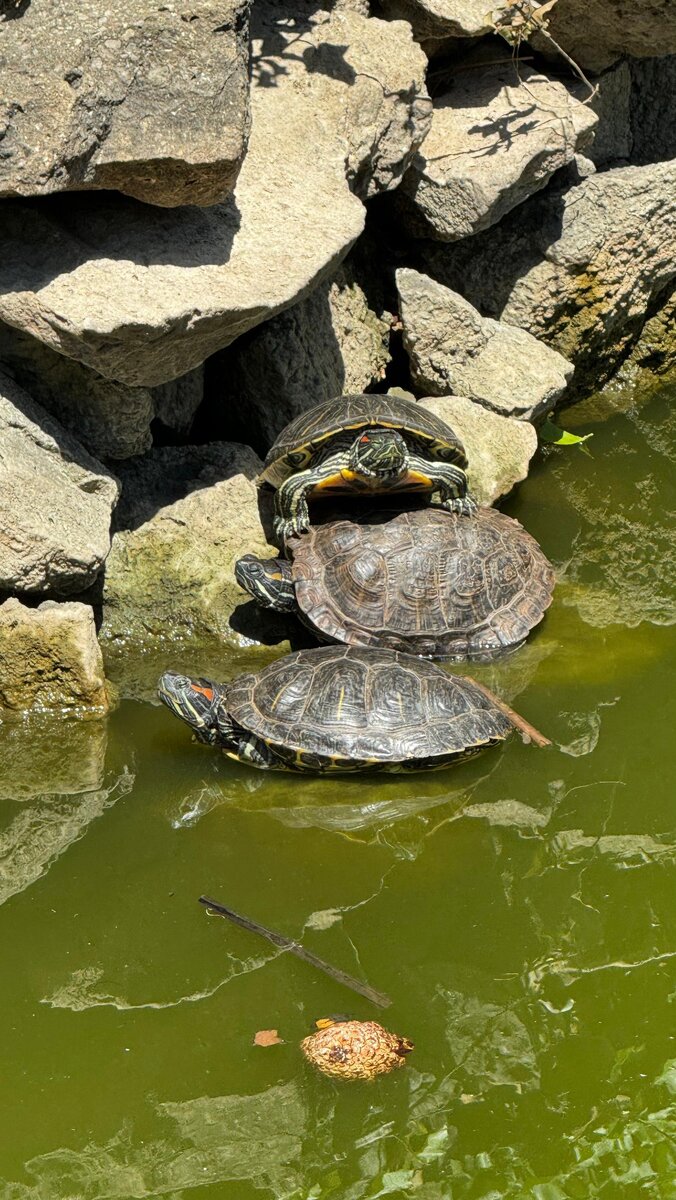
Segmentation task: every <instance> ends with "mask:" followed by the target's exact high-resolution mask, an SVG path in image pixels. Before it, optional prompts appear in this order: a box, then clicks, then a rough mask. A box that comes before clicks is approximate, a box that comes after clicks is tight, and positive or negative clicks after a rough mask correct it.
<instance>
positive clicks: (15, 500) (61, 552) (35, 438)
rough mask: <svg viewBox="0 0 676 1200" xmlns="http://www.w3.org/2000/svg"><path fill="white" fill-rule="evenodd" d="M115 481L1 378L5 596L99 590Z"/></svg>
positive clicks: (0, 545)
mask: <svg viewBox="0 0 676 1200" xmlns="http://www.w3.org/2000/svg"><path fill="white" fill-rule="evenodd" d="M118 492H119V487H118V483H117V480H116V479H115V478H114V476H113V475H111V474H110V473H109V472H108V471H106V469H105V468H104V467H102V466H101V464H100V463H98V462H97V461H96V459H94V458H92V457H91V455H89V454H88V453H87V451H86V450H84V449H83V447H82V446H81V445H80V444H79V442H77V441H76V440H75V438H74V437H72V435H71V434H69V433H66V431H65V429H62V428H61V426H60V425H59V424H58V423H57V422H56V421H55V420H54V419H53V418H52V417H50V416H48V414H47V413H46V412H45V411H44V410H43V409H42V408H40V406H39V405H38V404H35V403H34V401H33V400H32V399H31V398H30V397H29V396H28V395H27V394H26V392H24V391H23V389H22V388H20V387H19V386H18V384H16V383H15V382H14V380H12V379H9V378H8V377H6V376H1V375H0V590H5V591H8V592H45V591H54V592H61V593H68V592H71V593H72V592H75V591H81V590H82V589H83V588H85V587H88V586H89V584H91V583H93V582H94V580H95V578H96V576H97V574H98V572H99V571H100V569H101V566H102V565H103V562H104V560H105V558H106V555H107V554H108V551H109V549H110V520H111V513H112V510H113V507H114V505H115V503H116V501H117V497H118Z"/></svg>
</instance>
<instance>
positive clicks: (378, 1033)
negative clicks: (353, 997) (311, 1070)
mask: <svg viewBox="0 0 676 1200" xmlns="http://www.w3.org/2000/svg"><path fill="white" fill-rule="evenodd" d="M300 1048H301V1050H302V1051H303V1054H304V1055H305V1057H306V1058H307V1060H308V1062H311V1063H312V1065H313V1066H315V1067H317V1068H318V1069H319V1070H320V1071H322V1072H323V1073H324V1075H333V1076H335V1077H336V1078H339V1079H375V1077H376V1075H386V1074H388V1073H389V1072H390V1071H396V1070H397V1069H398V1068H399V1067H403V1066H404V1064H405V1062H406V1055H407V1054H410V1052H411V1050H412V1049H413V1043H412V1042H409V1040H408V1038H401V1037H398V1036H397V1034H396V1033H390V1032H389V1031H388V1030H387V1029H383V1027H382V1025H379V1024H378V1022H377V1021H337V1022H335V1023H332V1024H329V1025H327V1026H326V1027H325V1028H324V1029H318V1030H317V1032H316V1033H311V1034H310V1036H309V1037H306V1038H305V1039H304V1040H303V1041H302V1042H301V1044H300Z"/></svg>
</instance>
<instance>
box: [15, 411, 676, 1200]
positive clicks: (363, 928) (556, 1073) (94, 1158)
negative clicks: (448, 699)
mask: <svg viewBox="0 0 676 1200" xmlns="http://www.w3.org/2000/svg"><path fill="white" fill-rule="evenodd" d="M599 416H600V414H599V411H598V408H595V407H594V406H593V405H591V404H588V405H587V406H586V407H585V408H582V409H580V410H578V411H577V412H572V411H571V412H569V413H567V414H565V419H566V424H567V425H568V426H569V427H573V426H575V427H576V428H577V429H578V430H579V431H580V432H589V431H593V433H594V436H593V438H592V439H591V440H590V442H589V443H588V445H589V447H590V452H591V454H590V456H587V455H584V454H582V453H581V452H580V450H579V449H577V448H575V447H571V448H567V449H551V450H549V451H548V452H547V453H546V454H545V455H543V456H542V458H541V460H540V461H539V463H538V464H537V466H536V468H535V470H534V471H533V472H532V474H531V476H530V477H529V479H528V481H527V482H526V483H525V484H524V485H523V486H522V487H521V489H520V490H519V492H518V494H517V495H516V496H515V497H514V498H513V499H512V500H511V501H510V503H509V504H508V505H507V511H509V512H510V513H511V514H512V515H514V516H516V517H518V518H519V520H521V521H522V522H523V524H524V525H525V526H526V527H527V528H528V529H529V530H530V531H531V532H532V533H533V534H534V535H535V536H536V537H537V538H538V540H539V541H540V542H541V544H542V546H543V548H544V550H545V552H546V553H547V554H548V555H549V556H550V557H551V558H552V560H553V561H554V562H555V564H556V566H557V569H558V572H559V585H558V588H557V594H556V599H555V602H554V604H553V606H552V609H551V610H550V612H549V614H548V616H547V618H546V620H545V622H544V623H543V625H542V626H541V627H540V629H539V630H538V632H537V634H536V635H535V636H534V637H533V638H532V639H531V642H530V643H529V645H528V646H527V647H526V648H524V649H523V650H522V651H520V652H518V653H517V654H516V655H514V656H513V657H512V658H510V659H508V660H507V661H506V662H505V663H503V664H500V665H499V666H494V667H491V668H486V669H484V670H483V671H482V672H481V676H482V678H484V679H485V680H486V681H487V682H489V683H490V684H491V686H493V687H495V688H496V690H498V691H500V692H501V694H502V695H504V696H505V698H507V699H509V700H510V702H511V703H512V704H513V705H514V706H515V707H516V708H518V709H519V710H520V711H521V712H523V714H524V715H525V716H526V717H527V718H528V719H529V720H531V721H532V722H533V723H534V724H536V725H537V726H538V727H539V728H541V729H542V730H543V731H545V732H546V733H548V734H549V736H550V737H551V738H552V739H553V741H554V743H555V745H554V746H552V747H551V748H550V749H547V750H537V749H535V748H533V747H530V746H524V745H523V744H522V743H521V742H520V741H519V740H518V739H512V741H511V742H510V743H509V744H508V745H507V746H505V747H504V748H502V749H500V750H497V751H493V752H491V753H489V754H486V755H485V756H483V757H481V758H479V759H476V760H473V761H471V762H468V763H466V764H463V765H460V766H459V767H456V768H455V769H453V770H450V771H446V772H441V773H439V774H432V775H422V774H421V775H419V776H415V777H408V778H407V777H397V776H394V777H390V778H383V779H373V778H370V779H358V778H347V779H340V778H339V779H333V780H332V779H330V778H326V779H318V780H313V779H310V778H308V779H299V778H298V777H294V776H290V775H289V776H284V775H266V774H264V773H259V772H255V771H253V770H248V769H246V768H244V767H239V766H238V765H236V764H234V763H230V762H228V761H227V760H225V759H224V758H222V757H219V756H217V755H216V754H214V753H213V751H210V750H209V749H207V748H205V747H201V746H197V745H194V744H193V743H191V741H190V739H189V734H188V731H187V730H186V729H185V728H184V727H182V726H181V725H179V723H178V722H177V721H176V720H175V719H174V718H172V716H171V715H170V714H169V712H168V711H166V710H165V709H163V708H162V709H160V708H157V707H152V706H150V705H148V704H146V703H142V702H140V701H139V700H125V701H124V702H123V703H122V704H121V705H120V707H119V709H118V710H117V711H116V712H115V713H114V714H113V715H112V716H111V717H110V718H109V719H108V721H107V722H106V723H103V724H102V723H98V722H94V723H82V724H81V725H75V726H70V727H64V726H63V725H61V724H58V723H56V724H55V723H46V724H35V723H33V724H32V725H31V726H30V729H29V730H28V731H27V730H25V729H23V728H21V727H18V728H11V729H10V728H9V727H5V729H4V730H3V731H2V733H1V734H0V766H1V768H2V769H0V780H1V783H0V792H1V796H2V805H1V808H0V812H1V814H2V817H1V825H0V901H1V902H2V907H0V933H1V937H2V947H3V953H2V964H3V969H2V972H1V974H0V1003H1V1005H2V1012H3V1016H4V1020H3V1030H4V1036H3V1038H2V1063H1V1077H2V1080H3V1089H2V1114H1V1128H2V1131H3V1137H2V1139H1V1142H2V1144H1V1146H0V1180H1V1181H2V1182H0V1200H70V1198H74V1197H77V1198H78V1200H79V1198H80V1197H82V1198H84V1200H103V1198H108V1197H110V1198H116V1200H129V1198H130V1197H146V1196H158V1197H166V1198H167V1200H179V1197H185V1198H186V1200H187V1197H188V1196H190V1197H195V1200H217V1198H218V1200H253V1198H254V1197H256V1198H258V1200H267V1198H268V1197H269V1198H275V1200H315V1198H319V1197H325V1196H335V1197H336V1198H338V1197H340V1198H341V1200H360V1198H361V1197H368V1198H372V1197H379V1196H386V1195H387V1196H409V1195H410V1196H413V1197H416V1198H417V1200H448V1198H452V1200H458V1198H462V1200H465V1198H468V1200H469V1198H472V1200H489V1198H490V1200H498V1198H499V1197H500V1198H502V1197H509V1198H512V1197H513V1198H515V1200H516V1198H521V1197H531V1196H532V1197H535V1198H536V1200H562V1198H565V1197H571V1198H574V1197H589V1196H597V1195H598V1196H602V1197H616V1196H617V1197H619V1196H622V1197H629V1198H630V1200H631V1197H643V1196H649V1197H665V1198H666V1197H669V1198H673V1197H674V1196H676V1152H675V1150H674V1146H675V1139H676V1045H675V1043H674V1030H675V1029H676V1023H675V1021H674V1015H675V1008H674V1003H675V1001H676V984H675V982H674V974H675V967H676V889H675V886H674V884H675V882H676V861H675V860H676V822H675V820H674V801H673V784H672V783H671V779H672V771H673V759H674V738H673V728H674V708H675V704H674V699H673V662H674V657H673V651H674V640H675V635H674V625H673V621H674V564H675V562H676V552H675V549H674V540H673V538H674V534H673V531H674V521H673V510H674V507H675V506H674V488H673V458H674V447H675V443H676V437H675V426H676V418H675V417H674V408H673V400H672V403H671V405H670V397H669V395H667V394H666V393H663V394H661V395H657V396H655V397H654V398H653V399H652V400H651V401H650V403H649V404H646V405H644V406H642V407H640V408H638V407H637V408H633V409H632V408H629V410H628V411H627V412H624V413H619V414H617V415H612V416H610V417H607V418H606V419H604V420H600V419H599ZM202 653H203V655H205V656H206V657H207V660H208V657H209V656H208V654H207V652H206V651H202ZM191 655H192V658H191ZM196 655H197V651H194V650H193V651H184V652H183V654H182V655H181V654H180V653H179V652H178V651H176V652H174V653H169V652H167V654H166V656H165V657H164V659H163V661H161V662H158V663H157V664H155V662H154V660H153V662H152V663H151V664H149V666H148V671H149V675H150V677H151V678H152V677H153V672H154V670H155V669H156V667H157V669H158V670H159V668H160V667H161V666H162V665H167V666H182V667H186V668H188V667H190V666H191V665H192V661H193V659H194V658H195V656H196ZM160 659H162V655H160ZM199 665H200V668H202V669H203V667H204V665H205V664H204V662H201V663H200V664H199ZM230 666H231V669H234V664H232V663H231V664H230ZM225 669H227V664H226V666H225V667H223V664H222V663H219V662H214V674H218V673H222V671H223V670H225ZM473 673H476V674H479V672H478V671H474V672H473ZM146 674H148V672H146ZM138 678H139V682H138V686H137V687H135V688H134V689H133V691H134V694H136V695H143V694H144V687H146V686H147V683H146V684H144V683H143V664H142V663H140V664H139V666H138ZM203 892H207V893H210V894H212V895H214V896H216V897H217V898H220V899H221V900H223V901H224V902H225V903H227V904H230V905H231V906H232V907H234V908H236V909H239V910H240V911H242V912H244V913H247V914H249V915H251V916H253V917H255V918H257V919H258V920H260V921H262V922H264V923H267V924H270V925H272V926H273V927H276V928H277V929H279V930H281V931H282V932H284V933H286V934H288V935H290V936H293V937H297V938H300V937H302V939H303V940H304V942H305V943H306V945H307V946H308V947H310V948H311V949H313V950H314V951H315V952H316V953H318V954H320V955H322V956H323V957H325V958H328V959H330V960H331V961H333V962H335V963H336V964H337V965H340V966H342V967H343V968H344V969H346V970H347V971H349V972H351V973H353V974H355V975H358V976H360V977H363V978H366V979H368V980H369V982H370V983H372V984H373V985H374V986H375V987H377V988H379V989H381V990H384V991H386V992H387V993H389V995H390V996H391V997H392V1006H391V1008H390V1009H389V1010H387V1012H386V1014H383V1016H382V1018H381V1019H383V1020H384V1021H385V1022H386V1023H387V1024H388V1025H389V1026H390V1027H391V1028H393V1029H394V1030H396V1031H397V1032H398V1033H401V1034H405V1035H407V1036H409V1037H410V1038H412V1039H413V1040H414V1042H415V1043H416V1049H415V1052H414V1053H413V1054H412V1055H411V1057H410V1058H409V1060H408V1064H407V1067H406V1068H405V1069H404V1070H402V1071H400V1072H398V1073H397V1074H396V1075H394V1076H389V1077H385V1078H383V1079H381V1080H380V1081H378V1082H376V1083H374V1084H371V1085H368V1084H353V1085H342V1086H341V1085H339V1084H337V1083H335V1082H332V1081H330V1080H326V1079H324V1078H322V1077H321V1076H316V1075H315V1074H313V1073H312V1072H311V1070H310V1068H309V1067H307V1066H306V1065H305V1064H304V1062H303V1060H302V1058H301V1056H300V1054H299V1051H298V1042H299V1040H300V1039H301V1038H302V1037H303V1036H305V1034H306V1033H307V1032H308V1031H309V1029H310V1028H311V1025H312V1022H313V1020H314V1019H315V1018H316V1017H318V1016H321V1015H325V1014H326V1013H344V1014H351V1015H354V1016H358V1017H371V1016H374V1015H375V1016H377V1015H378V1014H377V1012H375V1011H374V1010H373V1008H372V1007H371V1006H370V1005H369V1004H368V1003H367V1002H366V1001H365V1000H363V999H362V998H361V997H359V996H357V995H355V994H352V993H351V992H349V991H346V990H345V989H343V988H340V987H339V986H338V985H337V984H336V983H334V982H333V981H332V980H331V979H329V978H327V977H326V976H323V975H320V974H318V973H316V972H315V971H313V970H312V969H311V968H310V967H308V966H307V965H305V964H304V963H302V962H299V961H298V960H296V959H294V958H292V957H290V956H288V955H284V954H279V953H277V952H275V951H274V950H273V949H272V947H269V946H268V945H266V944H265V943H264V942H262V941H259V940H258V939H256V938H255V937H253V936H252V935H250V934H247V933H245V932H244V931H242V930H239V929H236V928H234V927H232V926H230V925H229V924H228V923H226V922H225V921H223V920H221V919H219V918H216V917H210V916H208V915H207V914H206V913H205V912H204V911H203V910H202V909H201V908H200V907H199V905H198V904H197V897H198V896H199V895H200V894H201V893H203ZM268 1028H277V1029H278V1030H279V1032H280V1035H281V1036H282V1037H283V1038H284V1039H285V1043H284V1044H283V1045H279V1046H273V1047H270V1048H265V1049H263V1048H259V1047H255V1046H253V1045H252V1040H253V1036H254V1034H255V1032H256V1031H257V1030H259V1029H268Z"/></svg>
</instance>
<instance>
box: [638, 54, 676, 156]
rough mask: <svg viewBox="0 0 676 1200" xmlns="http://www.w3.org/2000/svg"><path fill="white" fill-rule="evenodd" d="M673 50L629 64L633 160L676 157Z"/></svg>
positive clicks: (675, 59)
mask: <svg viewBox="0 0 676 1200" xmlns="http://www.w3.org/2000/svg"><path fill="white" fill-rule="evenodd" d="M674 51H675V53H674V54H672V55H671V56H670V57H666V58H646V59H644V60H643V61H642V62H640V61H639V62H632V63H631V64H630V70H631V84H632V90H631V137H632V155H631V158H632V162H633V163H636V164H645V163H651V162H660V161H662V160H665V159H669V158H676V121H675V120H674V95H676V46H674Z"/></svg>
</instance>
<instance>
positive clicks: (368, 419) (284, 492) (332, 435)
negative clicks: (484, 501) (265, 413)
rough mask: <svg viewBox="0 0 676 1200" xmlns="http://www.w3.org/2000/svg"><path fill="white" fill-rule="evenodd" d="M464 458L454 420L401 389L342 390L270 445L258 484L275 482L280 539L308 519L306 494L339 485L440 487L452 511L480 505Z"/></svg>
mask: <svg viewBox="0 0 676 1200" xmlns="http://www.w3.org/2000/svg"><path fill="white" fill-rule="evenodd" d="M466 468H467V457H466V455H465V451H464V448H463V446H462V443H461V442H460V441H459V439H458V438H457V437H456V435H455V433H454V432H453V430H452V429H451V428H450V426H448V425H446V424H445V423H444V422H443V421H441V420H440V419H439V417H436V416H435V415H434V413H431V412H428V411H427V409H425V408H423V407H422V405H420V404H417V403H416V402H415V401H411V400H405V399H403V397H400V396H340V397H339V398H338V399H336V400H328V401H325V402H324V403H323V404H318V405H316V407H315V408H311V409H309V410H308V411H307V412H305V413H301V415H300V416H299V417H296V419H295V421H292V422H291V424H290V425H287V426H286V429H283V430H282V432H281V433H280V435H279V437H278V438H277V441H276V442H275V444H274V445H273V446H272V448H271V450H270V452H269V454H268V456H267V458H266V460H265V464H264V467H263V470H262V472H261V474H260V476H259V483H261V484H263V483H266V484H270V486H272V487H274V488H277V493H276V496H275V507H276V513H277V516H276V519H275V533H276V535H277V537H278V538H279V539H280V541H281V542H282V544H283V542H284V539H286V538H287V537H290V536H291V535H292V534H294V533H302V531H303V530H305V529H307V528H308V526H309V523H310V520H309V513H308V499H309V497H310V496H313V495H315V496H316V495H322V496H327V495H333V494H334V493H336V492H345V491H346V490H347V491H352V492H366V493H370V494H371V495H372V494H373V493H375V492H389V491H404V490H405V491H409V492H410V491H414V492H416V491H422V492H429V493H430V494H431V493H433V492H438V493H439V494H440V497H441V501H442V504H443V505H444V507H446V508H448V509H449V510H450V511H451V512H459V513H463V514H466V515H470V514H471V513H473V512H474V509H475V508H476V505H475V502H474V500H473V499H472V497H471V496H470V495H469V493H468V491H467V476H466V474H465V471H466Z"/></svg>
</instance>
